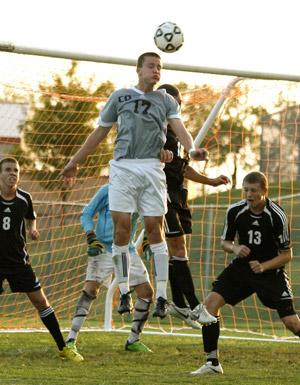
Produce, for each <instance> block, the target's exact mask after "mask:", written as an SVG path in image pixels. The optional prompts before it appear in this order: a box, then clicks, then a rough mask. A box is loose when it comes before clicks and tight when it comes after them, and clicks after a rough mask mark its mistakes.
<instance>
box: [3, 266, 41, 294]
mask: <svg viewBox="0 0 300 385" xmlns="http://www.w3.org/2000/svg"><path fill="white" fill-rule="evenodd" d="M5 279H6V280H7V281H8V283H9V286H10V289H11V291H12V292H13V293H30V292H32V291H37V290H39V289H40V288H41V284H40V282H39V280H38V278H37V277H36V275H35V272H34V271H33V270H32V267H31V265H24V266H21V267H17V268H12V269H10V270H9V271H7V270H6V269H1V268H0V286H2V283H3V281H4V280H5Z"/></svg>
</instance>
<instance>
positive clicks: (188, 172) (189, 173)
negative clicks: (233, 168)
mask: <svg viewBox="0 0 300 385" xmlns="http://www.w3.org/2000/svg"><path fill="white" fill-rule="evenodd" d="M184 177H185V178H186V179H189V180H191V181H193V182H196V183H202V184H207V185H209V186H213V187H217V186H220V185H222V184H228V183H230V179H229V178H228V177H227V176H225V175H219V176H218V177H216V178H208V177H207V176H206V175H204V174H201V173H200V172H198V171H196V170H195V169H194V168H193V167H191V166H189V165H187V166H186V168H185V172H184Z"/></svg>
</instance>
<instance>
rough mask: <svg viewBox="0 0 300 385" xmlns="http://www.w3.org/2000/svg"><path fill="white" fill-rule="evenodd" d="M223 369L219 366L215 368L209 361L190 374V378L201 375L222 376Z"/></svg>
mask: <svg viewBox="0 0 300 385" xmlns="http://www.w3.org/2000/svg"><path fill="white" fill-rule="evenodd" d="M223 373H224V371H223V368H222V366H221V364H219V365H217V366H215V365H213V364H212V362H211V361H207V362H206V364H204V365H202V366H201V368H199V369H197V370H195V371H194V372H191V375H192V376H202V375H203V374H223Z"/></svg>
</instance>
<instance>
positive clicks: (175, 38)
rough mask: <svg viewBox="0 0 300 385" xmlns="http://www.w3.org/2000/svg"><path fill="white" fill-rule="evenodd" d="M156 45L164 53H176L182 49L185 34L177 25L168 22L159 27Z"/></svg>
mask: <svg viewBox="0 0 300 385" xmlns="http://www.w3.org/2000/svg"><path fill="white" fill-rule="evenodd" d="M154 43H155V45H156V47H157V48H159V49H160V50H162V51H164V52H169V53H170V52H176V51H178V50H179V48H180V47H182V44H183V33H182V31H181V29H180V28H179V27H178V25H177V24H175V23H172V22H170V21H167V22H165V23H162V24H161V25H159V26H158V27H157V29H156V31H155V35H154Z"/></svg>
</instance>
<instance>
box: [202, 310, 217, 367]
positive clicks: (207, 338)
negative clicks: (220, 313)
mask: <svg viewBox="0 0 300 385" xmlns="http://www.w3.org/2000/svg"><path fill="white" fill-rule="evenodd" d="M217 318H218V321H217V322H216V323H214V324H211V325H203V326H202V338H203V347H204V351H205V353H208V354H209V353H210V352H212V351H214V350H215V351H217V350H218V340H219V336H220V321H219V317H217ZM217 365H218V364H217Z"/></svg>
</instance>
